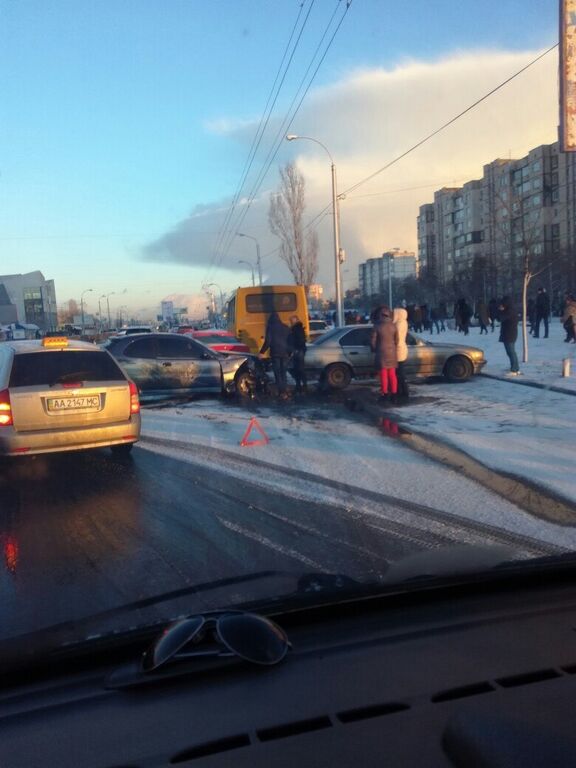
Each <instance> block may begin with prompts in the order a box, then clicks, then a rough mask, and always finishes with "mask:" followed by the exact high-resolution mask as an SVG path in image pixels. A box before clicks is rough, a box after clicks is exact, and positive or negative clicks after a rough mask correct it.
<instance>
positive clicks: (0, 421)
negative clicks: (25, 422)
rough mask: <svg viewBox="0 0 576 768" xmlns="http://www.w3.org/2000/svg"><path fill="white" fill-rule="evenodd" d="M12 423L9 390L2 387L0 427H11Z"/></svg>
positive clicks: (0, 394) (0, 395)
mask: <svg viewBox="0 0 576 768" xmlns="http://www.w3.org/2000/svg"><path fill="white" fill-rule="evenodd" d="M13 423H14V422H13V421H12V406H11V405H10V392H9V391H8V390H7V389H3V390H2V391H1V392H0V427H11V426H12V424H13Z"/></svg>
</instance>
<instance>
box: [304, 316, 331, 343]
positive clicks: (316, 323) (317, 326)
mask: <svg viewBox="0 0 576 768" xmlns="http://www.w3.org/2000/svg"><path fill="white" fill-rule="evenodd" d="M308 326H309V328H310V331H309V333H308V339H309V341H310V342H313V341H316V339H317V338H319V337H320V336H323V335H324V334H325V333H326V331H329V330H330V326H329V325H328V323H327V322H326V321H325V320H309V321H308Z"/></svg>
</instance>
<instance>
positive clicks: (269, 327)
mask: <svg viewBox="0 0 576 768" xmlns="http://www.w3.org/2000/svg"><path fill="white" fill-rule="evenodd" d="M289 336H290V328H289V327H288V326H287V325H285V324H284V323H283V322H282V320H281V319H280V315H279V314H278V313H277V312H272V314H271V315H270V317H269V318H268V322H267V323H266V335H265V337H264V344H263V345H262V349H261V350H260V355H261V356H263V355H264V354H265V352H267V351H268V350H270V359H271V361H272V370H273V371H274V379H275V381H276V388H277V389H278V394H279V396H280V397H281V398H282V399H283V400H284V399H286V397H287V396H288V391H287V390H288V384H287V381H286V367H287V362H288V357H289V354H290V349H289V346H288V338H289Z"/></svg>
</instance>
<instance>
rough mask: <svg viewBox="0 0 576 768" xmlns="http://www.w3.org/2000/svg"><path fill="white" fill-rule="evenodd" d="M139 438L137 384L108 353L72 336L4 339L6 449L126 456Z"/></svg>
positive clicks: (1, 407)
mask: <svg viewBox="0 0 576 768" xmlns="http://www.w3.org/2000/svg"><path fill="white" fill-rule="evenodd" d="M139 436H140V400H139V396H138V389H137V387H136V385H135V384H134V382H132V381H130V379H129V378H128V377H127V376H126V374H125V373H124V372H123V371H122V369H121V368H120V366H119V365H118V364H117V363H116V361H115V360H114V358H113V357H112V356H111V355H110V354H108V352H105V351H104V350H101V349H99V348H98V347H95V346H94V345H93V344H88V343H86V342H82V341H71V340H69V339H67V338H66V337H52V338H49V337H46V338H44V339H42V340H37V341H11V342H10V341H7V342H2V343H0V454H2V455H5V456H6V455H7V456H17V455H20V454H35V453H56V452H60V451H75V450H81V449H86V448H102V447H106V446H109V447H110V448H111V449H112V451H113V452H114V453H120V454H124V453H128V452H129V451H130V449H131V448H132V445H133V443H135V442H136V441H137V440H138V438H139Z"/></svg>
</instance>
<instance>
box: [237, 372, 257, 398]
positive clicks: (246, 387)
mask: <svg viewBox="0 0 576 768" xmlns="http://www.w3.org/2000/svg"><path fill="white" fill-rule="evenodd" d="M234 384H235V385H236V393H237V394H238V395H240V397H250V395H251V394H252V393H253V392H254V391H255V389H256V379H255V377H254V376H253V375H252V373H251V372H250V371H239V372H238V373H237V374H236V378H235V379H234Z"/></svg>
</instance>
